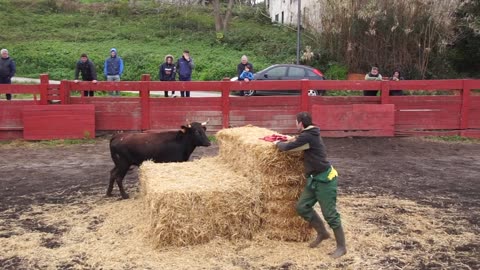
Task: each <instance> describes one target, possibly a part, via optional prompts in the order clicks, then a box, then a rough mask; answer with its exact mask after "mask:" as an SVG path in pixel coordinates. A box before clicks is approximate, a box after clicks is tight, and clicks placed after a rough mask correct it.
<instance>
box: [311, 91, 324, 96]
mask: <svg viewBox="0 0 480 270" xmlns="http://www.w3.org/2000/svg"><path fill="white" fill-rule="evenodd" d="M308 95H309V96H312V97H313V96H324V95H325V90H308Z"/></svg>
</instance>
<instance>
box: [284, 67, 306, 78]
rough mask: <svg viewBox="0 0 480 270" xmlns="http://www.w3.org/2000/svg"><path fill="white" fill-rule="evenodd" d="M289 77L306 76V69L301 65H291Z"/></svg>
mask: <svg viewBox="0 0 480 270" xmlns="http://www.w3.org/2000/svg"><path fill="white" fill-rule="evenodd" d="M288 77H301V78H303V77H305V70H304V69H303V68H299V67H290V68H289V69H288Z"/></svg>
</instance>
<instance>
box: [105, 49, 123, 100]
mask: <svg viewBox="0 0 480 270" xmlns="http://www.w3.org/2000/svg"><path fill="white" fill-rule="evenodd" d="M103 72H104V74H105V77H106V78H107V81H109V82H118V81H120V78H121V77H122V74H123V60H122V58H121V57H120V56H118V55H117V49H115V48H111V49H110V57H108V58H107V59H106V60H105V65H104V67H103ZM110 93H111V94H110V95H114V96H119V95H120V91H113V92H110Z"/></svg>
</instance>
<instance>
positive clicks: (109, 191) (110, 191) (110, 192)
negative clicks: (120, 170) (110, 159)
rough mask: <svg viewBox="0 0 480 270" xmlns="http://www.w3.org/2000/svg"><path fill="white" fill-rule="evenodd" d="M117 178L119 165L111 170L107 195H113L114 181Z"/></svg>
mask: <svg viewBox="0 0 480 270" xmlns="http://www.w3.org/2000/svg"><path fill="white" fill-rule="evenodd" d="M116 178H117V166H115V167H114V168H113V169H112V170H111V171H110V183H109V184H108V189H107V196H108V197H111V196H112V190H113V183H114V182H115V179H116Z"/></svg>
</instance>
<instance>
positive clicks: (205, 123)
mask: <svg viewBox="0 0 480 270" xmlns="http://www.w3.org/2000/svg"><path fill="white" fill-rule="evenodd" d="M208 121H210V118H208V119H207V121H205V122H203V123H202V126H206V125H207V124H208Z"/></svg>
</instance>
